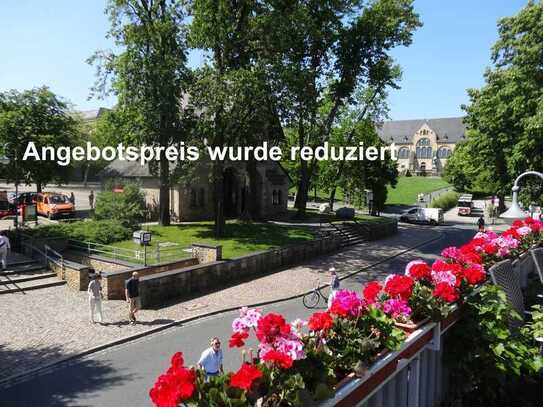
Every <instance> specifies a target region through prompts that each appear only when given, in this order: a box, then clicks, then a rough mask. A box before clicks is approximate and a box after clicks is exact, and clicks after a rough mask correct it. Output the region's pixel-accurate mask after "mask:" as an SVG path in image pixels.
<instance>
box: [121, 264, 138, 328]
mask: <svg viewBox="0 0 543 407" xmlns="http://www.w3.org/2000/svg"><path fill="white" fill-rule="evenodd" d="M124 293H125V296H126V302H127V303H128V319H129V320H130V323H131V324H135V323H136V312H138V311H139V309H140V291H139V274H138V272H137V271H134V272H133V273H132V278H130V279H128V280H126V283H125V290H124Z"/></svg>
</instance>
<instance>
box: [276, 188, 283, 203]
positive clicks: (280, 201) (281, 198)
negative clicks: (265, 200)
mask: <svg viewBox="0 0 543 407" xmlns="http://www.w3.org/2000/svg"><path fill="white" fill-rule="evenodd" d="M282 202H283V191H281V190H279V191H277V205H281V203H282Z"/></svg>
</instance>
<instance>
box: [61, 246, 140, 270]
mask: <svg viewBox="0 0 543 407" xmlns="http://www.w3.org/2000/svg"><path fill="white" fill-rule="evenodd" d="M62 255H63V256H64V258H65V259H67V260H70V261H74V262H76V263H79V264H84V265H86V266H89V267H91V268H93V269H94V270H95V271H96V272H98V273H102V272H108V271H121V270H126V269H129V268H134V267H139V265H138V264H133V263H128V262H125V261H122V260H113V259H109V258H107V257H102V256H95V255H90V256H89V255H88V254H87V253H83V252H80V251H76V250H68V251H65V252H63V253H62Z"/></svg>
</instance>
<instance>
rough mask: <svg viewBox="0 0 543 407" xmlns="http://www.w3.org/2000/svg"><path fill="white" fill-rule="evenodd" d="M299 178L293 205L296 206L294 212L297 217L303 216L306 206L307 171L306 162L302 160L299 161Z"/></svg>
mask: <svg viewBox="0 0 543 407" xmlns="http://www.w3.org/2000/svg"><path fill="white" fill-rule="evenodd" d="M300 163H301V166H300V180H299V182H298V189H297V191H296V202H295V203H294V206H295V207H296V208H298V212H297V213H296V216H297V217H300V218H301V217H303V216H304V215H305V210H306V207H307V195H308V190H309V172H308V168H307V162H306V161H304V160H301V161H300Z"/></svg>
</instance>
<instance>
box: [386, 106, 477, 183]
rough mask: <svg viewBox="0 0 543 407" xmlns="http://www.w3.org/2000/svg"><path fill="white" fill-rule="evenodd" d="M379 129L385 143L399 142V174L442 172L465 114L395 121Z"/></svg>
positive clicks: (460, 135) (463, 129)
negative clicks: (461, 115) (462, 115)
mask: <svg viewBox="0 0 543 407" xmlns="http://www.w3.org/2000/svg"><path fill="white" fill-rule="evenodd" d="M377 131H378V134H379V137H381V139H382V140H383V141H384V142H385V143H387V144H392V143H394V144H395V145H396V149H397V156H398V171H399V172H400V174H402V175H404V174H405V173H406V172H407V171H409V172H410V173H411V174H412V175H441V173H442V172H443V169H444V168H445V164H446V163H447V159H448V158H449V156H450V154H451V153H452V151H453V150H454V147H455V145H456V144H457V143H458V142H460V141H461V140H463V139H464V138H465V132H466V126H465V125H464V123H463V117H448V118H442V119H419V120H393V121H388V122H384V123H383V124H382V125H381V126H380V127H378V129H377Z"/></svg>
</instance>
